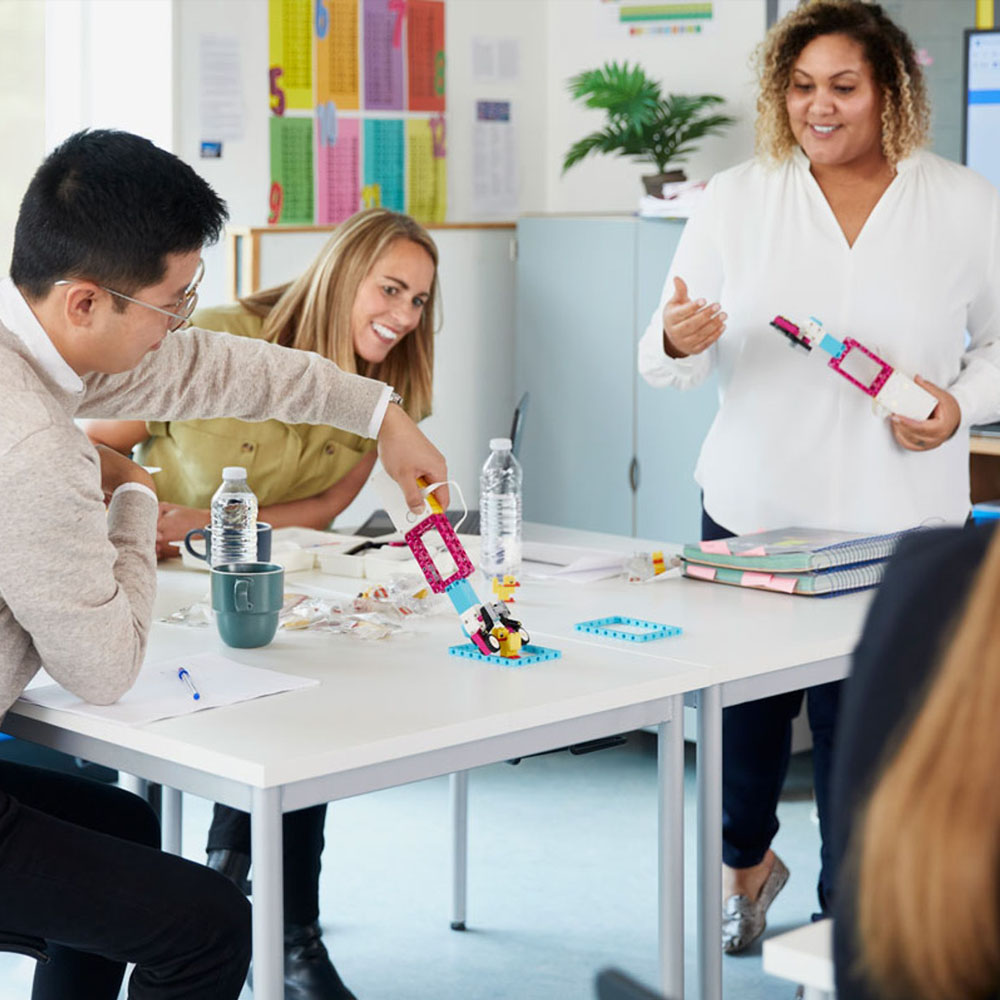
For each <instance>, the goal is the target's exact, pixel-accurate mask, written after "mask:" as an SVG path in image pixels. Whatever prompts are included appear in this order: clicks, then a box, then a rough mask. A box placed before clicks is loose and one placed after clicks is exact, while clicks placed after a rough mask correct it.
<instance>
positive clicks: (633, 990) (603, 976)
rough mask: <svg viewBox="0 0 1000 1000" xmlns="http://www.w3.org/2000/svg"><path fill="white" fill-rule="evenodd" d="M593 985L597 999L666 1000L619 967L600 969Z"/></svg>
mask: <svg viewBox="0 0 1000 1000" xmlns="http://www.w3.org/2000/svg"><path fill="white" fill-rule="evenodd" d="M594 985H595V987H596V989H597V1000H667V998H666V997H665V996H664V995H663V994H662V993H656V992H655V991H653V990H651V989H649V987H647V986H643V985H642V983H640V982H638V981H637V980H635V979H633V978H632V977H631V976H628V975H626V974H625V973H624V972H622V971H621V970H620V969H602V970H601V971H600V972H599V973H598V974H597V981H596V982H595V983H594Z"/></svg>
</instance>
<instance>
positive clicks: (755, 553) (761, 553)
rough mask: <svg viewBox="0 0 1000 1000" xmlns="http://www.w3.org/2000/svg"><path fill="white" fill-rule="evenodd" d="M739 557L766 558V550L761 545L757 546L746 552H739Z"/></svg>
mask: <svg viewBox="0 0 1000 1000" xmlns="http://www.w3.org/2000/svg"><path fill="white" fill-rule="evenodd" d="M740 555H741V556H766V555H767V549H765V548H764V546H763V545H758V546H757V548H755V549H747V550H746V552H741V553H740Z"/></svg>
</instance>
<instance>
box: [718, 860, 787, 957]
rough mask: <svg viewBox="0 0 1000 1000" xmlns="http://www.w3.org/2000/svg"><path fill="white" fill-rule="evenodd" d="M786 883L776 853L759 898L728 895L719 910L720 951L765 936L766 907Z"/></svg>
mask: <svg viewBox="0 0 1000 1000" xmlns="http://www.w3.org/2000/svg"><path fill="white" fill-rule="evenodd" d="M787 881H788V869H787V868H786V867H785V865H784V862H783V861H782V860H781V858H779V857H778V855H777V854H776V855H775V856H774V867H773V868H772V869H771V873H770V874H769V875H768V876H767V878H766V879H765V881H764V885H763V886H762V887H761V890H760V895H759V896H758V897H757V898H756V899H754V900H751V899H749V898H748V897H747V896H730V897H729V899H727V900H726V902H725V905H724V906H723V907H722V950H723V951H724V952H725V953H726V954H727V955H735V954H736V953H737V952H740V951H743V950H744V949H745V948H748V947H749V946H750V945H751V944H753V942H754V941H756V940H757V938H759V937H760V936H761V934H763V933H764V928H765V927H766V926H767V921H766V920H765V919H764V917H765V915H766V914H767V908H768V907H769V906H770V905H771V903H773V902H774V897H775V896H777V895H778V893H779V892H781V890H782V888H784V885H785V883H786V882H787Z"/></svg>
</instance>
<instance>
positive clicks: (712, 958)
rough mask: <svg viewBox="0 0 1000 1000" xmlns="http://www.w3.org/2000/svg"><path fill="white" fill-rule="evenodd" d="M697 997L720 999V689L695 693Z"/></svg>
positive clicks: (713, 688) (707, 999)
mask: <svg viewBox="0 0 1000 1000" xmlns="http://www.w3.org/2000/svg"><path fill="white" fill-rule="evenodd" d="M697 770H698V949H697V950H698V980H699V983H698V986H699V993H698V996H699V997H700V1000H721V998H722V689H721V688H720V687H718V686H714V687H707V688H703V689H702V690H701V691H699V692H698V769H697Z"/></svg>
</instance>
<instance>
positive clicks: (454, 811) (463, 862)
mask: <svg viewBox="0 0 1000 1000" xmlns="http://www.w3.org/2000/svg"><path fill="white" fill-rule="evenodd" d="M448 783H449V789H450V791H451V929H452V930H453V931H464V930H465V899H466V877H467V874H468V869H469V772H468V771H453V772H452V773H451V774H450V775H449V777H448Z"/></svg>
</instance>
